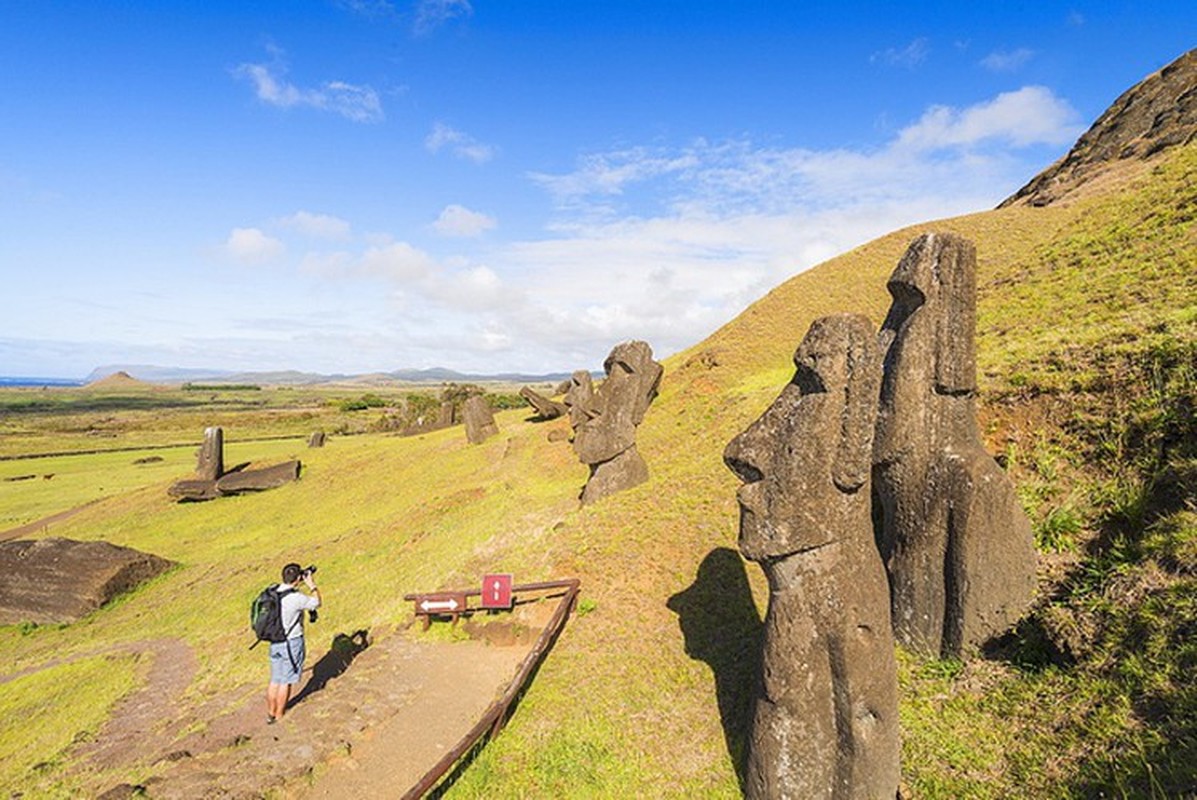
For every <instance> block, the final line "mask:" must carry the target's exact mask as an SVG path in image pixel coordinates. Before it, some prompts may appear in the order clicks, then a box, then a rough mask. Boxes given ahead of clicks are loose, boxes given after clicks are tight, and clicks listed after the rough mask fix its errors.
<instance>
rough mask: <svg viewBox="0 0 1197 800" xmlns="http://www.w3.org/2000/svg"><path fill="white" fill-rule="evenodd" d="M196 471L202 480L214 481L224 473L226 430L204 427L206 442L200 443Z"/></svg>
mask: <svg viewBox="0 0 1197 800" xmlns="http://www.w3.org/2000/svg"><path fill="white" fill-rule="evenodd" d="M195 471H196V474H197V475H198V477H199V479H200V480H203V481H214V480H216V479H218V478H219V477H220V476H221V475H223V474H224V430H223V429H222V428H204V443H203V444H202V445H200V450H199V459H198V461H197V463H196V465H195Z"/></svg>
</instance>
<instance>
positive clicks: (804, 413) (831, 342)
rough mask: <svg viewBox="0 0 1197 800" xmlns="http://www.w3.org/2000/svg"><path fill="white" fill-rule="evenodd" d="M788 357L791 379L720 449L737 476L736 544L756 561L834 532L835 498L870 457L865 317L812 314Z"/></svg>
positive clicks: (860, 479)
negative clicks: (792, 370)
mask: <svg viewBox="0 0 1197 800" xmlns="http://www.w3.org/2000/svg"><path fill="white" fill-rule="evenodd" d="M794 366H795V367H796V371H795V373H794V378H793V380H791V381H790V383H789V384H788V385H787V386H786V387H785V388H784V389H783V390H782V393H781V395H780V396H779V397H778V398H777V400H775V401H774V402H773V405H771V406H770V407H769V408H768V409H766V410H765V413H764V414H762V415H761V417H760V418H759V419H758V420H757V421H756V422H754V423H753V424H752V425H750V426H749V427H748V429H747V430H745V431H744V432H743V433H741V434H740V435H739V436H737V437H736V438H734V439H733V440H732V441H731V443H730V444H728V446H727V449H726V450H725V452H724V455H723V458H724V461H725V462H726V463H727V465H728V467H730V468H731V470H732V471H733V472H734V473H736V475H737V476H739V478H740V479H741V480H742V481H744V486H743V487H741V489H740V491H739V493H738V495H737V498H738V500H739V502H740V549H741V551H743V553H744V555H745V556H746V557H747V558H749V559H752V560H756V561H765V560H769V559H776V558H781V557H784V556H787V555H790V554H792V553H796V552H800V551H802V550H808V549H811V548H815V547H819V546H820V545H823V544H827V543H828V542H830V541H833V540H835V539H836V538H838V537H839V536H840V535H841V532H840V531H839V524H840V522H841V521H840V520H838V519H837V514H836V505H835V501H836V497H837V495H841V494H853V493H856V492H857V491H858V490H859V489H860V488H861V486H863V485H865V484H866V482H867V480H868V476H869V470H870V466H871V460H870V447H871V443H872V434H873V423H874V418H875V413H876V403H877V391H878V382H879V380H880V357H879V354H878V348H877V345H876V337H875V334H874V333H873V329H872V326H871V325H870V324H869V321H868V320H867V319H866V318H864V317H861V316H856V315H848V314H842V315H837V316H831V317H823V318H822V319H819V320H816V321H815V322H814V324H812V325H811V327H810V330H809V331H808V332H807V334H806V338H804V339H803V340H802V344H801V345H799V347H798V350H797V352H796V353H795V354H794Z"/></svg>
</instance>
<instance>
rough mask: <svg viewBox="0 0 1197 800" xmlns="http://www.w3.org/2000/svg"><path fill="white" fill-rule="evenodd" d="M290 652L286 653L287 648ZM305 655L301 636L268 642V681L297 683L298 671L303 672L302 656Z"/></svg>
mask: <svg viewBox="0 0 1197 800" xmlns="http://www.w3.org/2000/svg"><path fill="white" fill-rule="evenodd" d="M288 647H290V648H291V654H290V655H287V648H288ZM304 655H305V651H304V646H303V637H302V636H300V637H298V638H295V639H288V640H287V641H285V642H272V643H271V644H270V682H271V683H299V673H301V672H303V657H304Z"/></svg>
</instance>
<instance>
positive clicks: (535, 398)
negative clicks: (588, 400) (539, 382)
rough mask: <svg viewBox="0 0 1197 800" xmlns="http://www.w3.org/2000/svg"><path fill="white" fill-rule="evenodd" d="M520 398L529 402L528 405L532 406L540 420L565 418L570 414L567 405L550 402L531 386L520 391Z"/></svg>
mask: <svg viewBox="0 0 1197 800" xmlns="http://www.w3.org/2000/svg"><path fill="white" fill-rule="evenodd" d="M520 397H522V398H524V399H525V400H527V401H528V405H530V406H532V409H533V410H534V411H535V412H536V416H537V418H538V419H557V417H560V416H564V415H565V414H567V413H568V412H569V409H568V408H566V406H565V403H558V402H557V401H556V400H550V399H549V398H547V397H545V396H544V395H542V394H540V393H539V392H537V391H536V390H535V389H533V388H532V387H531V386H525V387H524V388H522V389H520Z"/></svg>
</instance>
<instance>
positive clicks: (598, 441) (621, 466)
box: [565, 341, 664, 503]
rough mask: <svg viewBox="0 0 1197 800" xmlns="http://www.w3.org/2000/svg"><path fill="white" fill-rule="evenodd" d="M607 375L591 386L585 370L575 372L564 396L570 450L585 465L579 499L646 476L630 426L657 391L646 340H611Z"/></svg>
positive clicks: (658, 370)
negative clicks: (571, 435) (586, 474)
mask: <svg viewBox="0 0 1197 800" xmlns="http://www.w3.org/2000/svg"><path fill="white" fill-rule="evenodd" d="M603 369H604V370H606V373H607V378H606V380H604V381H603V383H602V385H601V386H599V388H598V389H597V390H595V389H594V388H593V385H592V384H591V381H590V373H588V372H585V371H579V372H575V373H574V375H573V378H572V380H571V386H570V390H569V391H568V392H567V393H566V395H565V402H566V405H567V406H569V419H570V424H571V425H572V426H573V428H574V452H575V453H577V454H578V458H579V460H581V461H582V463H584V464H589V465H590V480H589V481H587V483H586V486H585V488H584V489H583V490H582V502H583V503H592V502H594V501H595V500H598V499H600V498H603V497H606V496H607V495H609V494H612V493H614V492H618V491H622V490H624V489H629V488H631V487H632V486H635V485H637V484H639V483H643V482H644V481H646V480H648V466H647V465H646V464H645V463H644V459H643V458H642V457H641V456H640V454H639V453H638V452H637V451H636V426H637V425H639V424H640V423H641V422H643V421H644V415H645V413H646V412H647V411H648V407H649V405H650V404H651V403H652V401H653V400H654V399H655V398H656V396H657V387H658V386H660V383H661V376H662V374H663V373H664V368H663V367H662V366H661V365H660V364H658V363H657V362H656V361H653V351H652V348H651V347H649V346H648V344H647V343H646V342H641V341H631V342H623V343H621V344H617V345H616V346H615V348H614V349H613V350H612V351H611V354H610V355H608V356H607V360H606V361H605V362H604V363H603Z"/></svg>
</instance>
